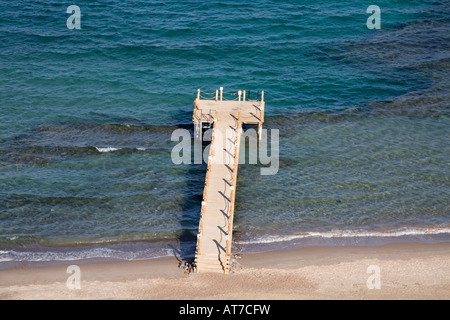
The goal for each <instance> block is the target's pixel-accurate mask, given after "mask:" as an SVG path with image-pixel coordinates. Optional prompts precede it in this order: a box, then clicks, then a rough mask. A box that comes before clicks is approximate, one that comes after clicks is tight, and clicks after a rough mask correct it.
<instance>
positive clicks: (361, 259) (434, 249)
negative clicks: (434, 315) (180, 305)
mask: <svg viewBox="0 0 450 320" xmlns="http://www.w3.org/2000/svg"><path fill="white" fill-rule="evenodd" d="M237 261H238V262H239V266H238V270H237V271H236V272H235V273H233V274H228V275H222V274H193V273H191V274H186V273H185V272H184V270H183V269H181V268H179V267H178V261H177V259H176V258H175V257H173V258H171V257H169V258H161V259H153V260H145V261H125V262H107V263H84V264H81V263H80V264H79V265H78V266H79V267H80V287H81V288H80V289H69V288H68V287H67V284H66V282H67V279H68V277H70V276H71V274H68V273H67V267H68V265H64V266H46V267H32V268H30V267H18V268H12V269H7V270H1V271H0V299H3V300H16V299H27V300H28V299H49V300H53V299H136V300H143V299H144V300H146V299H148V300H151V299H159V300H175V299H177V300H178V299H180V300H197V299H206V300H209V299H212V300H222V299H238V300H259V299H264V300H267V299H268V300H293V299H449V298H450V243H438V244H418V243H399V244H389V245H384V246H378V247H309V248H302V249H297V250H290V251H273V252H264V253H253V254H250V253H249V254H243V255H241V256H238V257H237ZM72 264H76V263H72Z"/></svg>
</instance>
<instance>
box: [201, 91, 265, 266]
mask: <svg viewBox="0 0 450 320" xmlns="http://www.w3.org/2000/svg"><path fill="white" fill-rule="evenodd" d="M232 95H235V96H237V98H235V99H234V100H232V101H230V100H224V96H223V92H222V90H220V94H219V91H216V95H215V98H214V99H213V100H207V99H202V93H201V91H200V90H199V91H198V95H197V99H196V100H195V102H194V105H195V109H194V116H193V121H194V124H195V128H196V130H195V131H196V136H197V138H201V134H202V128H203V127H204V125H207V126H210V127H212V128H213V133H212V138H211V144H210V152H209V157H208V169H207V173H206V178H205V187H204V191H203V201H202V209H201V217H200V222H199V231H198V235H197V250H196V257H195V271H196V272H218V273H227V272H229V271H230V268H231V245H232V234H233V218H234V200H235V195H236V187H237V172H238V163H239V146H240V137H241V131H242V124H257V125H258V128H259V130H258V132H260V130H261V128H262V124H263V122H264V100H263V99H264V93H262V94H261V99H260V100H253V101H252V100H250V101H248V100H246V97H245V91H244V92H242V91H240V92H239V93H237V94H232Z"/></svg>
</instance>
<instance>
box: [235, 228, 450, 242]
mask: <svg viewBox="0 0 450 320" xmlns="http://www.w3.org/2000/svg"><path fill="white" fill-rule="evenodd" d="M439 234H450V227H442V228H440V227H438V228H434V227H433V228H399V229H394V230H386V231H369V230H331V231H323V232H320V231H319V232H304V233H299V234H290V235H266V236H262V237H257V238H255V239H250V240H243V241H237V243H238V244H241V245H246V244H269V243H277V242H289V241H293V240H299V239H312V238H318V239H332V238H336V239H344V238H356V237H358V238H363V237H364V238H389V237H405V236H422V235H439Z"/></svg>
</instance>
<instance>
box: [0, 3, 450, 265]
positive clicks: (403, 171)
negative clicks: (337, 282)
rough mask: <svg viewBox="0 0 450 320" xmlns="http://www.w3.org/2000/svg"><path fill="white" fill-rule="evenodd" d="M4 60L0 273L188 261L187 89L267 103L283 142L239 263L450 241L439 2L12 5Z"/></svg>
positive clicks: (446, 39)
mask: <svg viewBox="0 0 450 320" xmlns="http://www.w3.org/2000/svg"><path fill="white" fill-rule="evenodd" d="M71 4H75V5H78V6H79V7H80V9H81V29H80V30H76V29H73V30H71V29H68V28H67V26H66V20H67V18H68V17H69V16H70V14H68V13H66V9H67V7H68V6H69V5H71ZM371 4H374V5H378V6H379V7H380V8H381V29H379V30H376V29H373V30H369V29H368V28H367V26H366V20H367V18H368V17H369V16H370V14H368V13H366V9H367V7H368V6H369V5H371ZM0 49H1V50H0V110H1V112H0V263H2V262H3V263H6V264H11V263H13V262H19V261H25V262H29V261H50V260H52V261H59V260H75V259H88V258H108V259H109V258H117V259H141V258H148V257H156V256H161V255H167V254H173V253H174V252H175V253H177V254H181V255H182V256H183V255H185V256H188V255H190V254H193V245H195V234H196V231H197V227H198V219H199V214H200V202H201V198H202V191H203V183H204V178H205V172H206V165H175V164H173V162H172V161H171V150H172V148H173V147H174V145H175V143H174V142H172V141H171V134H172V132H173V131H174V130H176V129H178V128H184V129H189V130H192V131H193V126H192V123H191V119H192V111H193V104H192V103H193V100H194V99H195V97H196V93H197V88H201V89H202V90H205V91H207V92H213V91H215V90H216V89H218V88H219V87H224V88H225V90H226V91H231V92H234V91H237V90H240V89H241V90H247V91H252V92H256V91H258V90H264V91H265V101H266V111H265V112H266V118H265V125H264V127H265V128H266V129H269V130H271V129H278V130H280V142H279V145H280V169H279V172H278V173H277V174H276V175H273V176H261V175H260V167H261V166H260V165H250V164H244V165H241V166H240V168H239V179H238V190H239V191H238V192H237V198H236V201H237V202H236V216H235V229H234V230H235V234H234V242H235V244H234V246H235V248H234V251H235V252H242V251H251V250H268V249H272V248H285V247H293V246H306V245H317V244H322V245H336V244H353V245H357V244H367V243H374V242H377V241H378V242H390V241H402V240H404V241H448V240H450V207H449V200H448V199H449V194H450V166H449V158H450V146H449V142H448V141H450V130H449V127H450V117H449V116H450V108H449V101H450V81H449V79H450V77H449V75H450V72H449V71H450V68H449V66H450V2H449V1H431V0H426V1H402V0H398V1H385V0H383V1H381V0H380V1H376V3H375V2H374V3H361V2H360V1H355V0H344V1H319V2H311V1H270V0H264V1H239V2H237V1H207V2H205V1H196V0H193V1H137V0H122V1H117V0H114V1H95V2H93V1H81V0H79V1H76V3H63V2H61V1H55V0H49V1H35V0H33V1H6V0H5V1H1V2H0Z"/></svg>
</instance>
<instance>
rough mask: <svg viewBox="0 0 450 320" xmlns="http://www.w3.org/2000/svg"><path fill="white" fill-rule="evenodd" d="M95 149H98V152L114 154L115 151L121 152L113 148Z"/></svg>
mask: <svg viewBox="0 0 450 320" xmlns="http://www.w3.org/2000/svg"><path fill="white" fill-rule="evenodd" d="M95 149H97V151H98V152H113V151H117V150H120V149H119V148H112V147H104V148H101V147H95Z"/></svg>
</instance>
